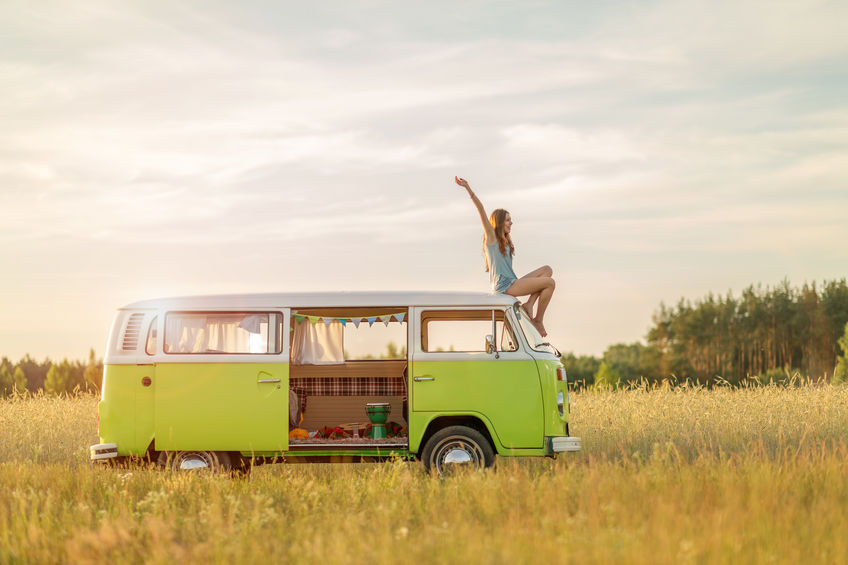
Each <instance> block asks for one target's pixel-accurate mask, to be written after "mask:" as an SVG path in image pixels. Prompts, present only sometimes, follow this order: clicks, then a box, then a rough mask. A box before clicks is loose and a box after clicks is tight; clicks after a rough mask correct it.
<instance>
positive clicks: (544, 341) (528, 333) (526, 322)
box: [515, 308, 559, 355]
mask: <svg viewBox="0 0 848 565" xmlns="http://www.w3.org/2000/svg"><path fill="white" fill-rule="evenodd" d="M515 317H516V318H518V323H519V325H520V326H521V329H522V331H523V332H524V336H525V337H526V338H527V342H528V343H529V344H530V347H531V348H533V349H534V350H535V351H541V352H543V353H552V354H554V355H559V353H558V352H557V350H556V348H555V347H554V346H553V345H551V344H550V343H549V342H548V338H545V337H542V335H541V334H540V333H539V330H537V329H536V326H534V325H533V324H532V323H531V322H530V318H528V317H527V314H525V313H524V312H523V311H522V310H519V309H518V308H516V309H515Z"/></svg>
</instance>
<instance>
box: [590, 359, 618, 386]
mask: <svg viewBox="0 0 848 565" xmlns="http://www.w3.org/2000/svg"><path fill="white" fill-rule="evenodd" d="M620 381H621V376H620V375H618V374H617V373H616V372H615V371H614V370H612V369H611V368H610V367H609V366H608V365H607V364H606V362H605V361H601V366H600V367H599V368H598V372H597V373H595V384H596V385H610V386H618V383H619V382H620Z"/></svg>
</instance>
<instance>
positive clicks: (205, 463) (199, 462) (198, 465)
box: [174, 451, 216, 471]
mask: <svg viewBox="0 0 848 565" xmlns="http://www.w3.org/2000/svg"><path fill="white" fill-rule="evenodd" d="M175 463H176V464H175V465H174V467H176V468H177V469H179V470H180V471H195V470H198V469H206V470H208V471H212V470H214V469H215V467H216V461H215V459H214V455H212V454H211V453H204V452H198V451H187V452H184V453H180V454H179V455H177V460H176V462H175Z"/></svg>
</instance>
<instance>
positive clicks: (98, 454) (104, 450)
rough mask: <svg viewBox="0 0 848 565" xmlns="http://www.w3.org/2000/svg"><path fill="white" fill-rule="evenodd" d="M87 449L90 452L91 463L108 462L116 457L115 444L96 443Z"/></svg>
mask: <svg viewBox="0 0 848 565" xmlns="http://www.w3.org/2000/svg"><path fill="white" fill-rule="evenodd" d="M89 449H90V450H91V461H92V462H98V461H108V460H109V459H114V458H115V457H117V456H118V445H117V444H115V443H98V444H97V445H92V446H91V447H90V448H89Z"/></svg>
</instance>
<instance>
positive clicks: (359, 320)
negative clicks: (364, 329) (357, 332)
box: [350, 318, 362, 328]
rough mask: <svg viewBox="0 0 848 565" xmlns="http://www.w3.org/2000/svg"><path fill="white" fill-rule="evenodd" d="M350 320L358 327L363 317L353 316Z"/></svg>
mask: <svg viewBox="0 0 848 565" xmlns="http://www.w3.org/2000/svg"><path fill="white" fill-rule="evenodd" d="M350 321H351V322H353V325H354V326H356V327H357V328H358V327H359V323H360V322H361V321H362V318H351V319H350Z"/></svg>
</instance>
